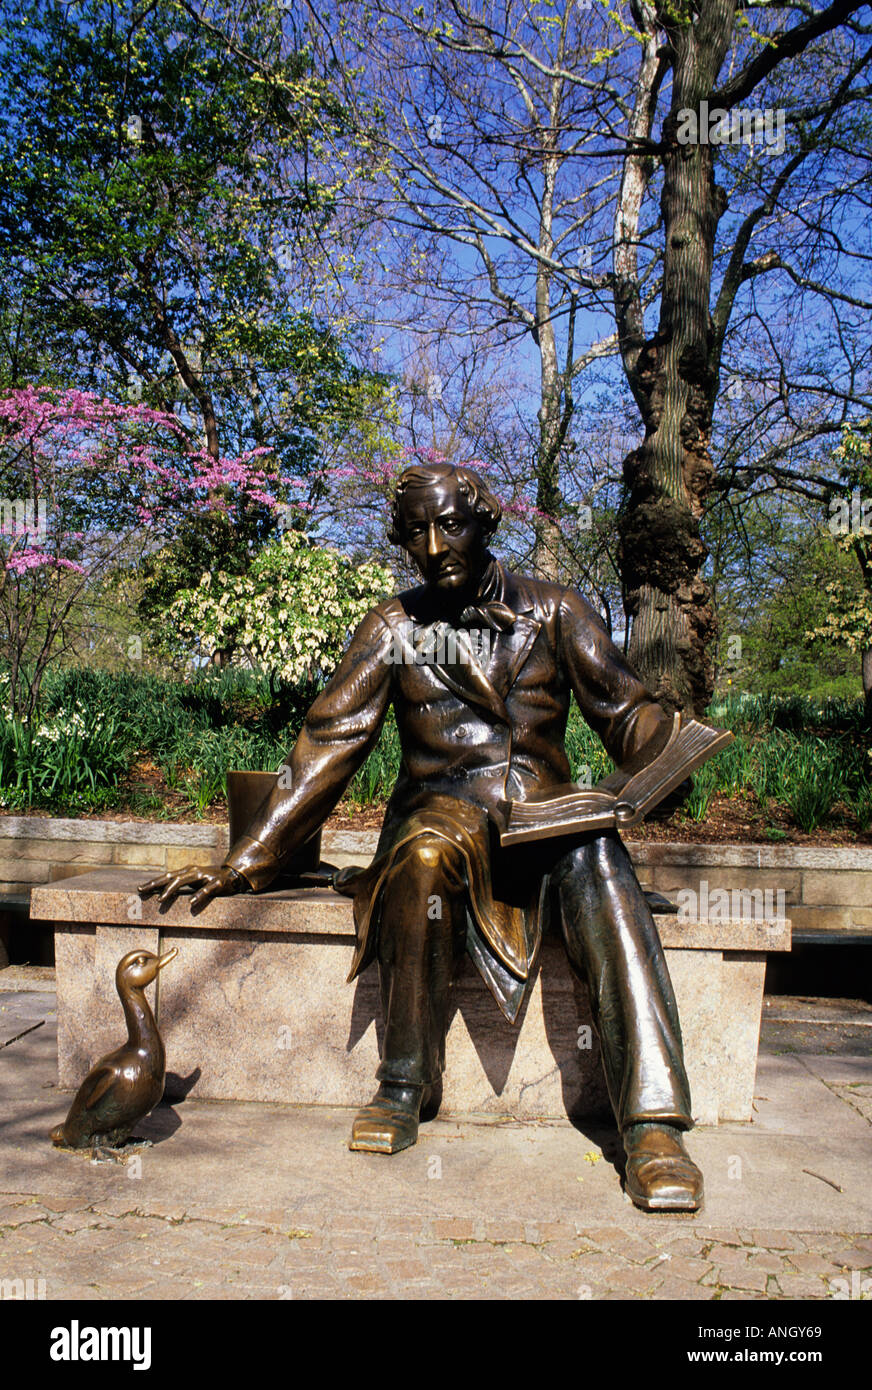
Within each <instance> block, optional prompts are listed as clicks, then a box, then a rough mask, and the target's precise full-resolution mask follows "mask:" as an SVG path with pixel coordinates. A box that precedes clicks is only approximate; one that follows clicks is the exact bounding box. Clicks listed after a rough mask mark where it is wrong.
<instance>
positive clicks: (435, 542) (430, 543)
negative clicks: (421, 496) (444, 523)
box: [427, 521, 446, 555]
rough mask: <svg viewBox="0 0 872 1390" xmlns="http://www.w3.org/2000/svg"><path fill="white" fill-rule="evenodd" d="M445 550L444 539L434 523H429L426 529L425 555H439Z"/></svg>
mask: <svg viewBox="0 0 872 1390" xmlns="http://www.w3.org/2000/svg"><path fill="white" fill-rule="evenodd" d="M445 549H446V546H445V537H444V536H443V535H442V532H441V531H440V530H439V528H438V527H437V525H436V523H435V522H434V521H431V523H430V525H429V527H428V529H427V554H428V555H441V554H442V552H443V551H444V550H445Z"/></svg>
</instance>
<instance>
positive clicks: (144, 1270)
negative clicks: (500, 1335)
mask: <svg viewBox="0 0 872 1390" xmlns="http://www.w3.org/2000/svg"><path fill="white" fill-rule="evenodd" d="M0 1269H2V1271H3V1277H6V1278H11V1277H14V1276H13V1275H12V1273H11V1272H12V1271H16V1272H18V1277H19V1278H27V1277H30V1278H31V1279H34V1280H35V1279H36V1278H37V1276H35V1275H34V1274H30V1275H28V1271H36V1270H38V1271H39V1276H38V1278H39V1279H42V1280H43V1281H44V1283H43V1285H42V1286H40V1285H38V1284H36V1283H35V1284H32V1285H31V1287H30V1289H29V1290H25V1291H26V1292H30V1293H31V1294H36V1296H44V1297H45V1298H47V1299H57V1298H71V1299H115V1298H134V1299H135V1298H156V1299H171V1300H176V1299H213V1298H221V1299H239V1298H253V1299H296V1298H300V1299H309V1298H331V1299H342V1298H368V1299H379V1298H403V1299H428V1298H437V1297H444V1296H445V1295H446V1292H450V1294H451V1296H452V1297H453V1298H470V1299H482V1298H485V1299H486V1298H494V1297H496V1298H523V1299H529V1298H533V1299H536V1298H561V1299H567V1298H568V1299H626V1298H642V1299H648V1298H655V1299H823V1298H833V1297H834V1296H840V1297H845V1298H850V1297H852V1296H853V1297H854V1298H863V1297H866V1298H870V1299H872V1236H869V1235H865V1236H857V1235H850V1234H843V1235H839V1234H829V1235H823V1234H821V1233H820V1232H805V1233H801V1232H785V1231H774V1230H707V1231H705V1232H698V1231H694V1232H692V1233H691V1232H689V1231H688V1232H687V1233H682V1230H681V1228H680V1226H672V1227H671V1228H666V1229H663V1230H662V1231H660V1232H659V1233H652V1235H651V1236H650V1237H648V1238H644V1237H642V1236H640V1235H638V1234H636V1233H633V1232H628V1231H625V1230H621V1229H618V1228H615V1227H612V1228H609V1227H596V1226H594V1227H589V1228H585V1229H579V1228H578V1227H577V1226H573V1225H569V1224H567V1223H566V1222H549V1223H543V1224H541V1225H534V1224H532V1223H524V1222H522V1221H511V1220H502V1221H488V1220H479V1221H475V1220H468V1219H464V1220H452V1219H427V1218H425V1217H422V1216H421V1215H412V1214H406V1215H403V1216H379V1218H378V1221H377V1222H372V1221H366V1220H365V1219H362V1218H356V1219H351V1218H348V1217H346V1218H344V1219H343V1220H340V1221H332V1222H330V1223H329V1224H327V1225H326V1226H324V1227H323V1228H321V1229H306V1228H304V1227H294V1226H289V1225H288V1224H287V1223H286V1221H285V1220H283V1217H282V1213H280V1212H274V1213H262V1214H258V1215H257V1216H256V1217H252V1216H248V1215H246V1214H245V1213H244V1212H239V1213H237V1214H235V1215H230V1214H228V1213H227V1212H226V1211H216V1212H215V1213H214V1214H213V1215H212V1216H211V1217H208V1216H204V1215H199V1216H197V1217H189V1216H187V1215H186V1214H185V1212H184V1210H183V1209H182V1208H181V1207H179V1208H175V1209H174V1208H173V1207H172V1206H166V1207H164V1208H163V1209H162V1210H161V1211H160V1212H159V1213H158V1212H157V1211H151V1212H150V1213H148V1214H146V1213H145V1212H142V1211H138V1210H135V1209H133V1210H131V1209H128V1210H123V1209H122V1206H121V1204H120V1203H116V1204H115V1209H113V1210H96V1209H94V1208H93V1207H90V1208H89V1207H83V1206H82V1205H81V1204H80V1203H79V1202H78V1201H77V1200H76V1199H75V1198H60V1197H45V1196H43V1197H23V1196H18V1197H14V1198H12V1199H11V1200H9V1199H6V1200H5V1201H4V1204H3V1205H2V1207H0ZM13 1292H14V1290H13V1289H12V1288H9V1287H7V1288H6V1289H5V1293H6V1295H7V1296H8V1295H10V1294H11V1293H13Z"/></svg>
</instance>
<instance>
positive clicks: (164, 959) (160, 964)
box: [155, 946, 179, 970]
mask: <svg viewBox="0 0 872 1390" xmlns="http://www.w3.org/2000/svg"><path fill="white" fill-rule="evenodd" d="M178 954H179V950H178V947H177V946H174V947H173V949H172V950H171V951H167V953H166V955H165V956H158V961H157V965H156V966H155V969H156V970H163V968H164V966H165V965H169V963H170V961H171V960H175V958H176V956H177V955H178Z"/></svg>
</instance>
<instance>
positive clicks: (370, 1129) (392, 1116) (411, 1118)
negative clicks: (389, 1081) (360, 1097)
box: [348, 1084, 432, 1154]
mask: <svg viewBox="0 0 872 1390" xmlns="http://www.w3.org/2000/svg"><path fill="white" fill-rule="evenodd" d="M431 1089H432V1088H430V1087H422V1086H392V1085H384V1084H383V1085H381V1086H379V1088H378V1090H377V1091H376V1093H375V1095H374V1096H373V1098H372V1100H371V1101H370V1103H369V1105H365V1106H364V1107H363V1109H362V1110H359V1111H358V1112H357V1114H356V1116H355V1117H354V1124H353V1125H352V1126H351V1138H350V1140H349V1142H348V1147H349V1149H354V1150H359V1151H362V1152H363V1153H374V1154H395V1153H399V1152H400V1150H401V1149H410V1148H411V1147H412V1145H413V1144H414V1143H415V1142H416V1141H417V1138H418V1123H419V1117H420V1114H421V1109H422V1102H423V1103H425V1104H426V1105H427V1106H428V1107H429V1105H430V1104H431Z"/></svg>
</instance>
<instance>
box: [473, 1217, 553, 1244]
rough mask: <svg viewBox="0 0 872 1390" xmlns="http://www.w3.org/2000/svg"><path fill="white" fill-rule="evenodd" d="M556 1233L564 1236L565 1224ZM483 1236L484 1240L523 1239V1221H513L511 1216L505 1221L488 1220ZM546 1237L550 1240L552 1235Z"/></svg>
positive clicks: (507, 1240) (551, 1223) (550, 1223)
mask: <svg viewBox="0 0 872 1390" xmlns="http://www.w3.org/2000/svg"><path fill="white" fill-rule="evenodd" d="M548 1224H549V1226H551V1225H554V1224H555V1223H553V1222H549V1223H548ZM557 1234H558V1235H560V1236H565V1235H566V1227H565V1226H561V1227H560V1229H559V1231H558V1232H557ZM484 1238H485V1240H492V1241H503V1242H509V1241H523V1239H524V1223H523V1221H515V1220H512V1219H511V1218H509V1219H508V1220H505V1221H488V1222H486V1223H485V1228H484ZM546 1239H547V1240H551V1239H553V1237H552V1236H546Z"/></svg>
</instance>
